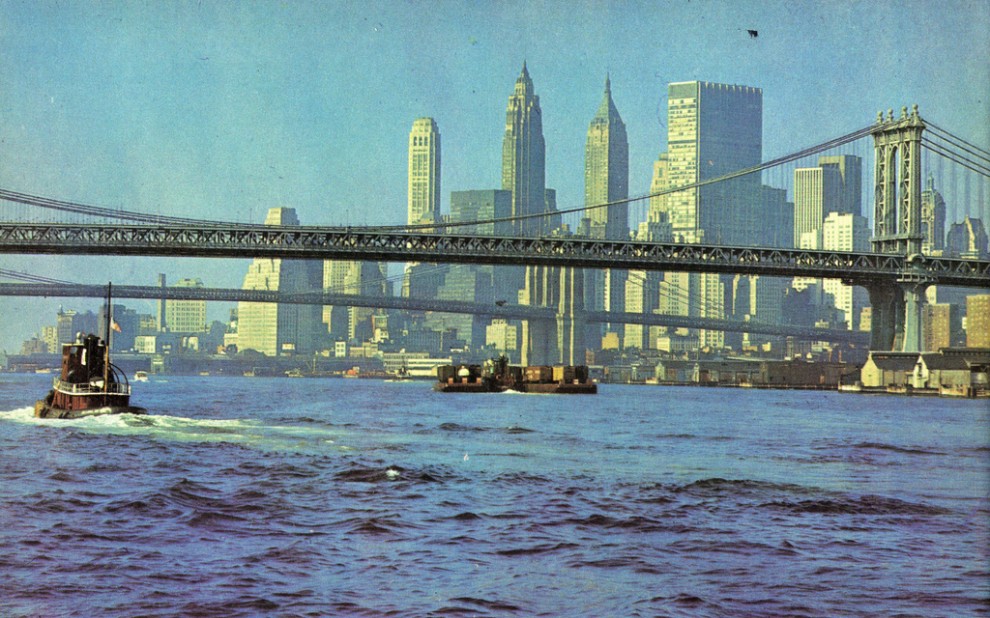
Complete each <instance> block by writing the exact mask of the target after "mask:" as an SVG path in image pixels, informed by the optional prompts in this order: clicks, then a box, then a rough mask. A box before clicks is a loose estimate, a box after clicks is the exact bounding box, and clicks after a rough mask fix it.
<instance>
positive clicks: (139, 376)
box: [134, 371, 148, 382]
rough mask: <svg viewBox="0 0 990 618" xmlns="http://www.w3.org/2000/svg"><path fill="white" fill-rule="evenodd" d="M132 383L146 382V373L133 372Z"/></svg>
mask: <svg viewBox="0 0 990 618" xmlns="http://www.w3.org/2000/svg"><path fill="white" fill-rule="evenodd" d="M134 381H135V382H147V381H148V372H147V371H135V372H134Z"/></svg>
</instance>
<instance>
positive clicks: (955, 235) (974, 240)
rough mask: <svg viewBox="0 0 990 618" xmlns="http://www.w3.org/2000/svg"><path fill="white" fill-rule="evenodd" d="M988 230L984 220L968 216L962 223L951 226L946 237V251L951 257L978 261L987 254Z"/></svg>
mask: <svg viewBox="0 0 990 618" xmlns="http://www.w3.org/2000/svg"><path fill="white" fill-rule="evenodd" d="M987 238H988V236H987V230H986V228H985V227H983V220H982V219H974V218H973V217H970V216H968V215H967V217H966V218H965V219H963V220H962V222H960V223H953V224H952V225H951V226H949V233H948V234H947V235H946V237H945V249H946V251H948V252H949V254H950V255H953V256H959V257H962V258H966V259H970V260H978V259H980V258H982V257H983V256H985V255H986V254H987V246H988V241H987Z"/></svg>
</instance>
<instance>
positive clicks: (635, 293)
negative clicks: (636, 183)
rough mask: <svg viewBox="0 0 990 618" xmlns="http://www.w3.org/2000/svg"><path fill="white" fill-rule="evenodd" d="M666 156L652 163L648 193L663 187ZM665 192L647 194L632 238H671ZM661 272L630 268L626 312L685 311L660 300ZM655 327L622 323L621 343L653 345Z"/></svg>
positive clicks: (655, 239) (665, 154) (627, 280)
mask: <svg viewBox="0 0 990 618" xmlns="http://www.w3.org/2000/svg"><path fill="white" fill-rule="evenodd" d="M668 165H669V158H668V157H667V153H661V154H660V156H659V158H658V159H657V160H656V161H655V162H654V163H653V180H652V182H651V183H650V193H657V192H659V191H662V190H663V189H666V188H667V172H668V169H669V167H668ZM666 198H667V196H654V197H651V198H650V207H649V210H648V211H647V213H646V221H642V222H640V223H639V226H638V229H637V231H636V240H643V241H647V242H670V241H671V240H672V239H673V229H672V226H671V223H670V214H669V212H668V211H667V202H666ZM677 274H679V273H666V275H665V277H675V276H676V275H677ZM661 278H662V277H661V274H660V273H658V272H656V271H645V270H631V271H629V272H628V275H627V277H626V282H625V311H626V312H628V313H654V312H657V311H659V312H660V313H672V314H676V313H677V312H678V311H679V310H682V309H683V311H684V313H683V315H687V307H686V305H685V306H684V307H681V306H680V305H676V306H674V307H670V306H664V305H663V304H662V300H661V296H662V292H661V289H662V287H663V283H662V282H661ZM658 332H659V329H656V328H651V327H648V326H644V325H642V324H626V325H625V326H624V328H623V331H622V338H621V341H622V347H624V348H638V349H640V350H646V349H652V348H654V347H656V337H654V336H653V335H654V334H657V333H658Z"/></svg>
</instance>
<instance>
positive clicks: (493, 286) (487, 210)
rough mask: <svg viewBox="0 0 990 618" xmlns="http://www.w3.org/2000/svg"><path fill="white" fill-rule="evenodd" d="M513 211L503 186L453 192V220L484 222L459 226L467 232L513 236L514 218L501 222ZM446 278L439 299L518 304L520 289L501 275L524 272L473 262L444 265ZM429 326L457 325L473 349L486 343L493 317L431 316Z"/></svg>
mask: <svg viewBox="0 0 990 618" xmlns="http://www.w3.org/2000/svg"><path fill="white" fill-rule="evenodd" d="M511 212H512V193H511V192H510V191H505V190H501V189H487V190H473V191H452V192H451V194H450V220H451V221H452V222H454V223H466V222H469V221H483V222H484V223H479V224H477V225H468V226H464V227H459V228H457V230H458V232H460V233H464V234H481V235H492V236H510V235H512V233H513V224H512V222H511V221H499V219H505V218H507V217H509V216H510V214H511ZM444 269H445V270H444V281H443V282H442V283H441V285H440V286H439V287H438V289H437V298H440V299H443V300H460V301H467V302H476V303H486V304H490V303H493V302H495V301H496V300H498V301H509V302H512V303H515V302H516V301H517V295H518V293H519V290H518V288H517V287H515V286H514V285H510V284H508V283H507V278H506V277H504V276H501V275H502V274H503V273H504V272H506V271H510V272H515V273H516V274H517V275H518V274H519V273H521V270H522V269H521V268H519V267H504V266H476V265H470V264H447V265H444ZM426 322H427V325H428V326H430V327H431V328H433V329H435V330H440V331H443V330H445V329H447V328H456V329H457V332H458V337H459V338H461V339H464V340H465V342H466V343H467V344H468V345H470V346H471V347H472V348H479V347H482V346H483V345H484V344H485V329H486V327H487V326H488V324H490V320H489V319H488V318H485V317H483V316H470V315H461V316H451V315H449V314H442V315H441V314H435V315H431V316H428V318H427V320H426Z"/></svg>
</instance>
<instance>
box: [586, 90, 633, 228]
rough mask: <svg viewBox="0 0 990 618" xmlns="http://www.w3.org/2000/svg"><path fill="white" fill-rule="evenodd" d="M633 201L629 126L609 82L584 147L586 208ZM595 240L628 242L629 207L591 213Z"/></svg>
mask: <svg viewBox="0 0 990 618" xmlns="http://www.w3.org/2000/svg"><path fill="white" fill-rule="evenodd" d="M627 197H629V142H628V140H627V139H626V125H625V123H624V122H622V117H621V116H619V110H618V109H616V107H615V102H614V101H613V100H612V84H611V80H609V78H607V77H606V78H605V94H604V96H603V97H602V102H601V105H599V106H598V112H597V113H596V114H595V117H594V118H593V119H592V120H591V124H590V125H589V126H588V138H587V141H586V142H585V147H584V204H585V206H596V205H600V204H607V203H611V202H614V201H616V200H624V199H626V198H627ZM588 217H589V218H590V219H591V236H592V238H607V239H609V240H625V239H627V238H628V236H629V207H628V205H626V204H624V203H623V204H616V205H614V206H609V207H608V208H595V209H593V210H590V211H588Z"/></svg>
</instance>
